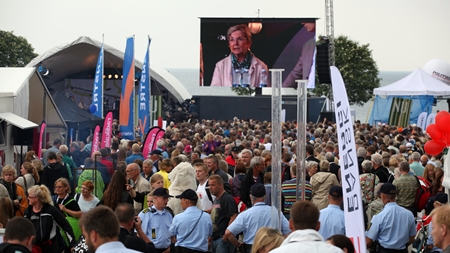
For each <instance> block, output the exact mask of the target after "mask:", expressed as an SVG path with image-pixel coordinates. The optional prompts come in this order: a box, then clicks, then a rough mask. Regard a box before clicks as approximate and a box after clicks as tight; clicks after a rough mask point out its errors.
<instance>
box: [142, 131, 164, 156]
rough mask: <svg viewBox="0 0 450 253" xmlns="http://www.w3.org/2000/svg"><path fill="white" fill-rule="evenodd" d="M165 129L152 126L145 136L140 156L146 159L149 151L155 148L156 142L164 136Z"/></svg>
mask: <svg viewBox="0 0 450 253" xmlns="http://www.w3.org/2000/svg"><path fill="white" fill-rule="evenodd" d="M164 133H165V131H164V130H163V129H162V128H160V127H156V126H155V127H152V128H150V130H148V133H147V136H145V141H144V146H143V147H142V156H143V157H144V158H145V159H147V157H148V155H149V154H150V152H151V151H152V150H154V149H156V142H157V141H158V140H159V139H161V138H162V137H163V136H164Z"/></svg>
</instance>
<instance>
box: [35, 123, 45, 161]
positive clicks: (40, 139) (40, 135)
mask: <svg viewBox="0 0 450 253" xmlns="http://www.w3.org/2000/svg"><path fill="white" fill-rule="evenodd" d="M46 126H47V124H46V123H45V121H42V123H41V126H40V127H39V148H38V153H37V155H38V159H39V160H40V159H41V158H42V139H43V138H44V133H45V127H46Z"/></svg>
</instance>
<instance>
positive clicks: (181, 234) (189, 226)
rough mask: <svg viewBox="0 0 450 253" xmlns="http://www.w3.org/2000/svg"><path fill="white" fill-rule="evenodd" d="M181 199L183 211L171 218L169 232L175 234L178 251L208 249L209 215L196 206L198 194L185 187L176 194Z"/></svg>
mask: <svg viewBox="0 0 450 253" xmlns="http://www.w3.org/2000/svg"><path fill="white" fill-rule="evenodd" d="M176 198H179V199H181V202H180V203H181V208H182V209H183V210H184V212H183V213H180V214H178V215H177V216H175V218H173V222H172V226H170V229H169V231H170V233H171V234H172V236H175V237H176V239H177V242H176V243H175V247H178V248H177V249H178V251H179V252H180V253H187V252H189V253H200V252H207V251H208V238H209V237H210V236H211V234H212V222H211V216H209V214H208V213H205V212H203V211H202V210H200V209H198V208H197V201H198V196H197V193H196V192H195V191H194V190H192V189H187V190H185V191H184V192H182V193H181V195H178V196H176Z"/></svg>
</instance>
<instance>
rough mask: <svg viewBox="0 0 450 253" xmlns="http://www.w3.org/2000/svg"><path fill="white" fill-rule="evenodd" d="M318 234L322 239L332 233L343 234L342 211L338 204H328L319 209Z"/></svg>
mask: <svg viewBox="0 0 450 253" xmlns="http://www.w3.org/2000/svg"><path fill="white" fill-rule="evenodd" d="M319 221H320V229H319V234H321V235H322V237H323V239H325V240H326V239H328V238H330V237H331V236H332V235H335V234H341V235H345V218H344V211H342V210H341V208H340V207H339V206H338V205H333V204H329V205H328V207H327V208H324V209H322V210H320V216H319Z"/></svg>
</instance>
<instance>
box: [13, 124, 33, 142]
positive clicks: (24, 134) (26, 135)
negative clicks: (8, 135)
mask: <svg viewBox="0 0 450 253" xmlns="http://www.w3.org/2000/svg"><path fill="white" fill-rule="evenodd" d="M33 132H34V128H29V129H20V128H18V127H15V126H14V128H13V136H12V137H13V139H12V144H13V145H22V146H26V145H32V144H33Z"/></svg>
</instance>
